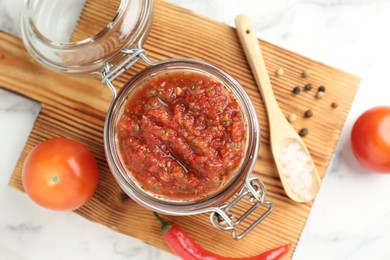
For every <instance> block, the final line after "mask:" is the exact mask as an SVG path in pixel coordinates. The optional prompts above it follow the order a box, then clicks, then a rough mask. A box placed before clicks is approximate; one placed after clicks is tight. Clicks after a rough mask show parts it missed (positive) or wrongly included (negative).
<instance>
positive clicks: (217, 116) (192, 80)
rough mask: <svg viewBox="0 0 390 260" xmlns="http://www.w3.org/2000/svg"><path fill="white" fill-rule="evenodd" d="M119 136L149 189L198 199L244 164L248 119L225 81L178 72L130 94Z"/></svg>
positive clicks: (132, 169) (132, 167)
mask: <svg viewBox="0 0 390 260" xmlns="http://www.w3.org/2000/svg"><path fill="white" fill-rule="evenodd" d="M117 134H118V142H119V146H120V151H121V155H122V157H123V161H124V163H125V165H126V167H127V168H128V169H129V170H130V172H131V175H132V176H134V177H135V178H136V180H137V181H138V182H139V183H140V185H141V186H142V188H143V189H146V190H148V191H150V192H152V193H154V194H160V195H164V196H166V197H169V198H183V199H193V198H199V197H203V196H207V195H208V194H211V193H213V192H215V191H216V190H218V189H219V188H220V187H221V186H223V184H224V183H225V182H226V181H227V180H228V179H229V177H230V176H231V175H232V173H233V172H234V170H235V169H236V168H237V167H238V166H239V164H240V162H241V159H242V156H243V149H244V138H245V123H244V119H243V115H242V112H241V110H240V107H239V105H238V103H237V101H236V100H235V98H234V97H233V96H232V95H231V93H229V91H227V90H226V88H225V87H224V85H223V84H222V83H221V82H220V81H218V80H216V79H214V78H212V77H209V76H206V75H203V74H200V73H195V72H188V71H187V72H184V71H172V72H168V73H163V74H160V75H158V76H156V77H154V78H152V79H150V80H149V81H148V82H146V83H145V84H144V86H142V87H141V88H140V89H138V90H137V91H136V93H134V94H132V95H131V96H130V97H129V98H128V100H127V101H126V105H125V108H124V111H123V114H122V115H121V117H120V120H119V122H118V125H117Z"/></svg>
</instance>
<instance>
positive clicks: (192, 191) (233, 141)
mask: <svg viewBox="0 0 390 260" xmlns="http://www.w3.org/2000/svg"><path fill="white" fill-rule="evenodd" d="M84 3H85V1H46V0H29V1H26V3H25V6H24V8H23V11H22V38H23V41H24V43H25V45H26V47H27V49H28V50H29V52H30V53H31V55H32V56H33V57H34V58H36V59H37V60H38V61H39V62H41V63H42V64H43V65H45V66H46V67H48V68H50V69H53V70H56V71H59V72H62V73H70V74H78V75H84V76H85V75H94V74H97V75H100V76H101V77H102V82H103V83H105V84H107V85H108V86H109V88H110V90H111V91H112V93H113V101H112V104H111V106H110V109H109V111H108V114H107V117H106V122H105V127H104V146H105V152H106V157H107V162H108V164H109V167H110V169H111V171H112V174H113V176H114V177H115V179H116V181H117V182H118V184H119V185H120V187H121V188H122V189H123V191H124V192H126V194H127V195H129V196H130V197H131V198H132V199H133V200H134V201H136V202H138V203H139V204H141V205H142V206H144V207H146V208H149V209H151V210H153V211H157V212H160V213H163V214H169V215H176V216H185V215H193V214H200V213H205V212H208V213H210V220H211V222H212V224H213V225H214V226H215V227H217V228H218V229H220V230H229V231H232V234H233V237H234V238H236V239H240V238H242V237H244V236H245V235H246V234H247V233H248V232H249V231H250V230H251V229H253V228H254V227H255V226H256V225H257V224H259V223H260V222H261V221H262V220H263V219H264V218H265V217H266V216H267V215H268V214H269V213H270V212H271V211H272V209H273V203H272V202H269V201H266V200H265V194H266V190H265V187H264V184H263V183H262V182H261V180H260V179H258V178H256V177H253V176H251V172H252V170H253V168H254V166H255V162H256V160H257V158H258V150H259V144H260V140H259V122H258V119H257V114H256V111H255V108H254V106H253V104H252V102H251V100H250V98H249V96H248V95H247V93H246V92H245V90H244V89H243V87H242V86H241V85H240V84H239V83H238V82H237V81H236V80H235V79H234V78H233V77H232V76H230V75H229V74H228V73H226V72H224V71H222V70H221V69H219V68H217V67H215V66H213V65H211V64H209V63H206V62H203V61H199V60H193V59H169V60H164V61H160V62H153V61H150V60H149V59H148V57H147V55H146V53H145V51H144V50H143V49H142V44H143V42H144V41H145V39H146V37H147V35H148V32H149V30H150V28H151V26H152V19H153V1H152V0H121V1H119V0H118V1H116V3H118V6H117V7H113V6H111V4H110V5H109V6H106V7H105V8H104V10H103V11H102V12H103V13H104V14H107V15H109V14H111V13H112V15H113V18H109V19H108V20H107V24H103V27H99V24H98V23H97V24H91V23H87V24H82V23H83V20H80V21H79V26H77V27H74V26H75V24H78V23H77V22H76V21H77V19H78V16H75V17H76V18H77V19H76V21H72V20H71V18H72V16H70V15H69V13H68V12H63V10H65V9H66V10H75V12H73V13H79V14H80V13H84V17H85V16H88V15H89V14H88V11H87V9H88V8H87V4H88V1H87V2H86V6H84ZM104 3H105V2H104V1H103V2H101V3H100V6H101V7H104ZM110 3H111V1H110ZM113 3H115V1H114V2H113ZM73 18H74V17H73ZM96 22H98V21H96ZM80 23H81V25H82V26H80ZM95 25H96V26H95ZM68 27H69V28H68ZM94 27H96V30H95V28H94ZM83 29H85V30H86V31H85V32H84V31H82V30H83ZM80 30H81V31H80ZM94 30H95V31H94ZM76 31H77V32H78V33H77V35H78V36H80V35H81V36H83V37H84V38H80V39H79V38H75V37H74V35H76V34H74V32H76ZM140 59H142V60H144V61H145V62H146V63H147V64H149V65H150V66H149V67H148V68H146V69H145V70H143V71H141V72H139V73H138V74H136V76H135V77H133V78H132V79H131V80H130V81H128V82H127V83H125V84H124V86H123V87H122V88H121V90H120V91H119V92H117V91H116V88H115V87H114V86H113V83H112V82H113V81H114V80H115V79H116V78H117V77H118V76H119V75H120V74H121V73H122V72H123V71H125V70H128V69H130V68H131V66H132V65H133V64H134V63H136V62H137V61H138V60H140ZM244 198H248V199H249V201H250V202H251V203H252V204H251V205H252V206H251V207H250V208H249V209H248V210H246V211H245V212H244V213H241V214H242V215H241V217H239V218H238V219H235V218H233V217H232V215H231V210H232V208H233V207H234V206H235V205H236V204H237V203H238V202H239V201H240V200H243V199H244ZM259 206H263V207H264V206H265V208H266V209H265V210H263V214H262V215H261V216H256V217H252V220H251V223H250V224H249V227H247V228H246V229H245V230H244V231H243V232H242V233H241V234H238V232H237V230H236V228H237V226H238V225H239V224H240V223H241V222H242V221H243V220H244V219H245V218H247V217H248V216H249V215H251V213H252V212H253V211H254V210H255V209H256V208H257V207H259ZM239 211H240V210H239ZM241 211H242V210H241Z"/></svg>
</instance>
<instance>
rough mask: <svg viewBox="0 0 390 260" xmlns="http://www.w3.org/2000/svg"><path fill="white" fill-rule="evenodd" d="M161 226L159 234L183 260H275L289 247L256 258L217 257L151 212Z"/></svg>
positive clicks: (286, 251)
mask: <svg viewBox="0 0 390 260" xmlns="http://www.w3.org/2000/svg"><path fill="white" fill-rule="evenodd" d="M153 214H154V216H155V217H156V218H157V219H158V221H159V222H160V224H161V232H162V234H163V236H164V239H165V242H166V243H167V245H168V246H169V247H170V248H171V250H172V251H173V252H174V253H175V254H177V255H178V256H179V257H181V258H182V259H184V260H277V259H280V258H281V257H282V256H284V255H285V254H287V253H288V251H289V250H290V247H291V245H290V244H287V245H283V246H280V247H277V248H274V249H271V250H269V251H267V252H264V253H262V254H260V255H257V256H251V257H243V258H234V257H225V256H220V255H217V254H215V253H213V252H210V251H208V250H206V249H204V248H202V247H201V246H199V245H198V244H197V243H196V242H195V241H194V240H192V238H190V237H189V236H188V234H187V233H185V232H184V231H183V230H182V229H181V228H180V227H179V226H178V225H176V224H174V223H172V222H166V221H164V220H162V219H161V218H160V216H159V215H158V214H157V213H155V212H153Z"/></svg>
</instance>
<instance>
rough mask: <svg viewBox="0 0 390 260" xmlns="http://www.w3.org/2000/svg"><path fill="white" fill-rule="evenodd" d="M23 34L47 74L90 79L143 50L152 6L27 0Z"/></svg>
mask: <svg viewBox="0 0 390 260" xmlns="http://www.w3.org/2000/svg"><path fill="white" fill-rule="evenodd" d="M21 17H22V21H21V31H22V38H23V41H24V44H25V46H26V48H27V49H28V51H29V52H30V54H31V55H32V56H33V57H34V58H35V59H36V60H38V61H39V62H40V63H42V64H43V65H45V66H46V67H48V68H49V69H52V70H55V71H59V72H62V73H71V74H84V75H85V74H92V73H100V72H101V71H103V68H104V66H105V64H107V63H109V64H115V63H117V62H118V61H119V60H120V58H121V57H122V53H121V50H122V49H123V48H129V47H131V46H135V45H137V46H140V45H142V44H143V42H144V41H145V39H146V37H147V35H148V33H149V30H150V27H151V25H152V20H153V0H115V1H97V0H70V1H61V0H55V1H54V0H27V1H26V2H25V4H24V7H23V9H22V15H21Z"/></svg>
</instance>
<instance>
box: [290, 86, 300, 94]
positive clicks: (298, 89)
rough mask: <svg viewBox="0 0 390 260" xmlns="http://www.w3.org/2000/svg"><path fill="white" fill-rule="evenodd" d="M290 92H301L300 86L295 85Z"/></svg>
mask: <svg viewBox="0 0 390 260" xmlns="http://www.w3.org/2000/svg"><path fill="white" fill-rule="evenodd" d="M292 92H293V93H294V94H299V93H301V88H300V87H298V86H297V87H295V88H293V90H292Z"/></svg>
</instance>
